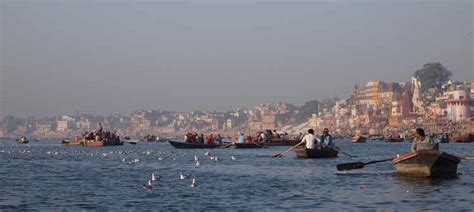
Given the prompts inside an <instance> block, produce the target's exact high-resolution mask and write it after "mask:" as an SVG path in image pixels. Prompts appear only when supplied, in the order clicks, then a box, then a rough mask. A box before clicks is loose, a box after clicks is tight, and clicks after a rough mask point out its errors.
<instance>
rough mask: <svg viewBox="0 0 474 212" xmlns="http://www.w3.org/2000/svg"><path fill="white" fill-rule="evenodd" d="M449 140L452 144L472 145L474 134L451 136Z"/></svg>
mask: <svg viewBox="0 0 474 212" xmlns="http://www.w3.org/2000/svg"><path fill="white" fill-rule="evenodd" d="M449 140H451V141H452V142H457V143H470V142H474V134H472V133H465V134H457V135H452V136H449Z"/></svg>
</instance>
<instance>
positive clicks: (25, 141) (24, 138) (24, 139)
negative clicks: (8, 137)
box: [15, 136, 29, 144]
mask: <svg viewBox="0 0 474 212" xmlns="http://www.w3.org/2000/svg"><path fill="white" fill-rule="evenodd" d="M15 141H16V142H17V143H19V144H27V143H28V142H29V140H28V139H27V138H26V137H25V136H21V137H20V138H17V139H15Z"/></svg>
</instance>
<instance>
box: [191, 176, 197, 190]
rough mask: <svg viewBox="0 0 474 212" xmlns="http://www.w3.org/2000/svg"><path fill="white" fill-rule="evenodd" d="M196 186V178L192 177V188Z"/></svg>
mask: <svg viewBox="0 0 474 212" xmlns="http://www.w3.org/2000/svg"><path fill="white" fill-rule="evenodd" d="M196 186H197V183H196V179H195V178H193V182H192V183H191V187H193V188H194V187H196Z"/></svg>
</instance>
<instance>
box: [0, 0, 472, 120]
mask: <svg viewBox="0 0 474 212" xmlns="http://www.w3.org/2000/svg"><path fill="white" fill-rule="evenodd" d="M0 1H1V10H0V12H1V13H0V14H1V34H0V35H1V52H0V53H1V75H0V76H1V86H0V89H1V90H0V117H2V116H4V115H7V114H14V115H19V116H28V115H35V116H44V115H58V114H71V113H74V112H75V111H76V110H79V111H80V112H91V113H97V114H111V113H129V112H131V111H133V110H135V109H140V108H145V109H152V108H160V109H166V110H175V111H192V110H197V109H200V110H212V109H215V110H220V111H222V110H228V109H233V108H237V107H245V106H253V105H256V104H258V103H266V102H267V103H273V102H277V101H288V102H290V103H294V104H297V105H299V104H302V103H303V102H304V101H307V100H311V99H314V98H325V97H332V96H335V95H337V96H339V97H346V96H347V95H348V94H349V92H350V91H351V89H352V87H353V86H354V84H355V83H359V84H362V83H364V82H366V81H367V80H369V79H379V80H384V81H409V80H410V76H411V74H412V73H413V72H414V71H415V70H417V69H419V68H421V67H422V65H423V64H424V63H427V62H441V63H442V64H444V65H445V66H446V67H447V68H448V69H449V70H451V71H453V72H454V78H455V79H458V80H468V81H474V69H473V67H474V66H473V49H474V44H473V38H472V31H473V1H460V0H459V1H458V0H452V1H447V0H446V1H398V0H397V1H293V0H288V1H270V0H267V1H249V0H239V1H237V0H234V1H229V0H228V1H217V0H216V1H103V0H102V1H100V0H99V1H79V0H74V1H42V0H29V1H27V0H19V1H6V0H0Z"/></svg>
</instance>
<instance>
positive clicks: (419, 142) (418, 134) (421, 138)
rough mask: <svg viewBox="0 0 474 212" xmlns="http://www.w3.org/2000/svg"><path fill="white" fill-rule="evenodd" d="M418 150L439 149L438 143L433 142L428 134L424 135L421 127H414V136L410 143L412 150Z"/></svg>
mask: <svg viewBox="0 0 474 212" xmlns="http://www.w3.org/2000/svg"><path fill="white" fill-rule="evenodd" d="M418 150H439V143H437V142H434V141H433V140H432V139H431V138H430V137H429V136H426V135H425V131H424V130H423V129H422V128H417V129H416V131H415V138H414V139H413V143H412V144H411V151H412V152H415V151H418Z"/></svg>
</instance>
